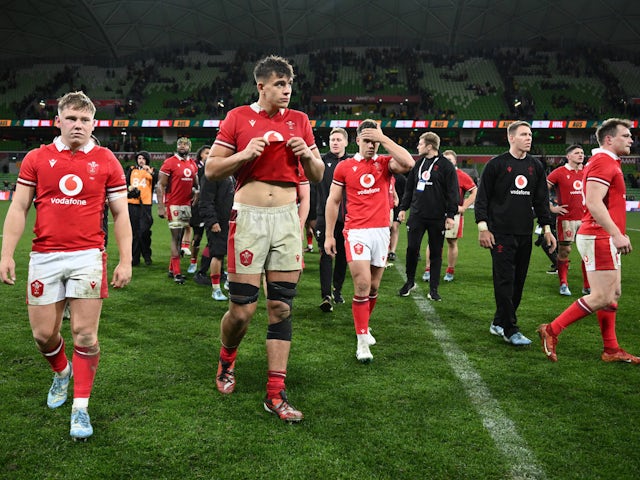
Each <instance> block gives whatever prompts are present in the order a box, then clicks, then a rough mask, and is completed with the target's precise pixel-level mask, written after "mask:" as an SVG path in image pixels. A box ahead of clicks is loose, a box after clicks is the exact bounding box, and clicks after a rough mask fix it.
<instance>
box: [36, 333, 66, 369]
mask: <svg viewBox="0 0 640 480" xmlns="http://www.w3.org/2000/svg"><path fill="white" fill-rule="evenodd" d="M42 355H43V356H44V358H45V359H46V360H47V362H49V364H50V365H51V368H52V369H53V371H54V372H56V373H60V372H61V371H63V370H64V369H65V368H67V364H68V363H69V360H68V359H67V355H66V354H65V353H64V338H62V337H60V343H59V344H58V346H57V347H56V348H54V349H53V350H51V351H50V352H42Z"/></svg>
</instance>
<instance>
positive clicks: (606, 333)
mask: <svg viewBox="0 0 640 480" xmlns="http://www.w3.org/2000/svg"><path fill="white" fill-rule="evenodd" d="M617 311H618V304H617V303H612V304H611V305H609V306H608V307H604V308H601V309H600V310H598V311H597V312H596V315H597V316H598V323H599V324H600V333H601V335H602V344H603V345H604V351H605V352H607V353H616V352H617V351H618V349H619V348H620V345H618V338H617V337H616V312H617Z"/></svg>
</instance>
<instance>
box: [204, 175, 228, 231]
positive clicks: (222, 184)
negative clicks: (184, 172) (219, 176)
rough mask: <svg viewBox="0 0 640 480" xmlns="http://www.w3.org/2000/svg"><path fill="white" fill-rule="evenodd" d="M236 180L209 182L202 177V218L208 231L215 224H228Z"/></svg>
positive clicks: (226, 179)
mask: <svg viewBox="0 0 640 480" xmlns="http://www.w3.org/2000/svg"><path fill="white" fill-rule="evenodd" d="M234 189H235V180H234V179H233V177H227V178H225V179H223V180H215V181H213V180H207V177H206V176H204V175H203V176H202V183H201V184H200V200H199V201H198V206H199V208H200V218H201V219H202V221H203V222H204V226H205V228H206V229H207V230H211V226H212V225H213V224H215V223H223V222H228V221H229V218H230V217H231V207H233V194H234Z"/></svg>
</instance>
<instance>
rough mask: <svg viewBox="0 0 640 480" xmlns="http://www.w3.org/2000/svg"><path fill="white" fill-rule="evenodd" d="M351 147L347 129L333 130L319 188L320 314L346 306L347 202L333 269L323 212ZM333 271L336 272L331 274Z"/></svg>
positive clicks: (341, 214) (338, 227)
mask: <svg viewBox="0 0 640 480" xmlns="http://www.w3.org/2000/svg"><path fill="white" fill-rule="evenodd" d="M348 144H349V135H348V134H347V131H346V130H345V129H344V128H334V129H332V130H331V132H330V133H329V151H328V152H327V153H325V154H324V155H323V156H322V161H323V162H324V175H323V177H322V180H321V181H320V182H319V183H318V184H316V186H315V191H316V230H315V234H316V240H317V241H318V250H319V251H320V294H321V295H322V303H321V304H320V310H322V311H323V312H327V313H328V312H331V311H333V303H334V302H335V303H344V298H342V284H343V283H344V279H345V276H346V274H347V257H346V253H345V250H344V237H343V236H342V230H343V229H344V214H345V203H346V201H345V198H344V196H343V198H342V204H341V205H340V209H339V210H338V219H337V220H336V227H335V229H334V232H333V235H334V238H335V239H336V250H337V251H338V253H337V254H336V263H335V266H334V265H333V259H332V258H331V255H328V254H327V253H326V252H325V251H324V239H325V225H326V223H325V219H324V209H325V206H326V205H327V198H328V197H329V189H330V188H331V183H332V182H333V171H334V170H335V169H336V165H338V162H340V161H342V160H344V159H345V158H349V156H350V155H347V154H346V153H345V152H346V149H347V145H348ZM332 270H333V272H332ZM332 281H333V295H332V291H331V283H332Z"/></svg>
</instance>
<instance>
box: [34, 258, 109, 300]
mask: <svg viewBox="0 0 640 480" xmlns="http://www.w3.org/2000/svg"><path fill="white" fill-rule="evenodd" d="M30 257H31V259H30V261H29V278H28V283H27V303H28V304H29V305H50V304H52V303H56V302H59V301H61V300H64V299H65V298H97V299H100V298H107V297H108V296H109V290H108V288H109V284H108V282H107V253H106V252H103V251H100V250H98V249H97V248H94V249H91V250H80V251H75V252H51V253H41V252H31V255H30Z"/></svg>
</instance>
